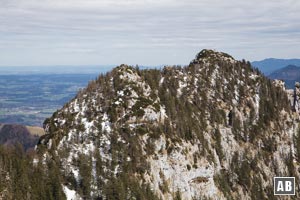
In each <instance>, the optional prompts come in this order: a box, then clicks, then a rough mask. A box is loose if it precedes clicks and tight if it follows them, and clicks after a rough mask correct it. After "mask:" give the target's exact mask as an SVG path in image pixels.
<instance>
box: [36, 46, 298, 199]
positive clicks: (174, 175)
mask: <svg viewBox="0 0 300 200" xmlns="http://www.w3.org/2000/svg"><path fill="white" fill-rule="evenodd" d="M291 95H292V96H293V95H294V94H293V93H291V92H288V91H287V90H286V89H285V88H284V86H282V85H281V84H278V82H276V81H275V82H272V81H271V80H269V79H268V78H266V77H264V76H263V75H262V74H261V73H260V72H259V71H258V70H256V69H254V68H252V66H251V64H250V63H249V62H246V61H244V60H243V61H238V60H235V59H234V58H233V57H232V56H230V55H228V54H226V53H221V52H216V51H213V50H203V51H201V52H200V53H199V54H197V56H196V58H195V59H194V60H193V61H191V63H190V64H189V65H187V66H166V67H164V68H163V69H147V70H140V69H139V68H138V67H131V66H127V65H120V66H118V67H116V68H115V69H113V70H112V71H111V72H109V73H107V74H102V75H100V76H99V77H98V78H97V79H96V80H93V81H91V82H90V83H89V85H88V86H87V87H86V88H85V89H83V90H81V91H80V92H79V93H78V94H77V96H76V97H75V98H74V99H73V100H72V101H70V102H69V103H67V104H66V105H65V106H64V107H63V108H62V109H60V110H58V111H57V112H55V113H54V114H53V116H52V117H51V118H49V119H47V120H46V121H45V123H44V128H45V131H46V133H47V134H46V135H44V136H42V137H41V139H40V142H39V145H38V146H37V151H38V153H39V156H36V158H35V163H40V164H39V165H47V164H46V163H48V162H50V161H51V162H53V163H54V164H53V165H55V166H57V167H58V170H59V178H58V179H57V180H59V181H60V186H61V187H59V189H58V190H60V191H62V192H61V196H60V197H61V198H67V199H163V200H169V199H186V200H191V199H284V197H281V196H274V195H273V177H274V176H295V177H296V183H298V185H297V188H298V189H299V179H298V177H299V159H300V138H299V127H298V124H299V113H298V109H297V111H296V110H295V109H293V101H292V100H291V99H294V98H293V97H291ZM291 198H292V199H293V198H294V199H298V198H300V196H299V193H298V194H296V196H293V197H291Z"/></svg>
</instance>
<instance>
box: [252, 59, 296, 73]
mask: <svg viewBox="0 0 300 200" xmlns="http://www.w3.org/2000/svg"><path fill="white" fill-rule="evenodd" d="M251 64H252V65H253V66H254V67H257V68H258V69H259V70H260V71H261V72H262V73H264V74H265V75H270V74H271V73H272V72H274V71H276V70H279V69H281V68H284V67H286V66H288V65H295V66H300V59H276V58H268V59H264V60H261V61H254V62H252V63H251Z"/></svg>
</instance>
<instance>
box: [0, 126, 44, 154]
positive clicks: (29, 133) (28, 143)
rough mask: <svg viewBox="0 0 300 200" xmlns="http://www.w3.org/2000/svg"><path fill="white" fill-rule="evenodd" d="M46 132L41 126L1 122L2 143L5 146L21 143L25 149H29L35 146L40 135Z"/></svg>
mask: <svg viewBox="0 0 300 200" xmlns="http://www.w3.org/2000/svg"><path fill="white" fill-rule="evenodd" d="M44 134H45V132H44V130H43V128H41V127H34V126H23V125H18V124H0V144H1V145H5V146H15V145H16V144H18V143H19V144H21V145H22V146H23V148H24V150H28V149H30V148H34V146H35V145H36V144H37V142H38V140H39V137H40V136H41V135H44Z"/></svg>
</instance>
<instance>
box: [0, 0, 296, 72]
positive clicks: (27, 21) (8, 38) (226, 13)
mask: <svg viewBox="0 0 300 200" xmlns="http://www.w3.org/2000/svg"><path fill="white" fill-rule="evenodd" d="M299 10H300V1H299V0H272V1H271V0H270V1H261V0H252V1H238V0H226V1H224V0H0V66H11V65H23V66H24V65H89V64H93V65H95V64H120V63H127V64H140V65H160V64H188V63H189V62H190V60H191V59H193V58H194V56H195V54H196V53H197V52H199V51H200V50H201V49H204V48H210V49H216V50H219V51H225V52H227V53H229V54H231V55H233V56H234V57H235V58H237V59H242V58H245V59H246V60H250V61H254V60H260V59H263V58H267V57H276V58H300V12H299Z"/></svg>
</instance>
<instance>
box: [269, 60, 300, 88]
mask: <svg viewBox="0 0 300 200" xmlns="http://www.w3.org/2000/svg"><path fill="white" fill-rule="evenodd" d="M268 77H269V78H271V79H279V80H283V81H284V82H285V84H286V86H287V87H288V88H293V87H294V86H295V82H296V81H297V82H300V67H298V66H295V65H288V66H286V67H284V68H281V69H279V70H276V71H274V72H272V73H271V74H269V75H268Z"/></svg>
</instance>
